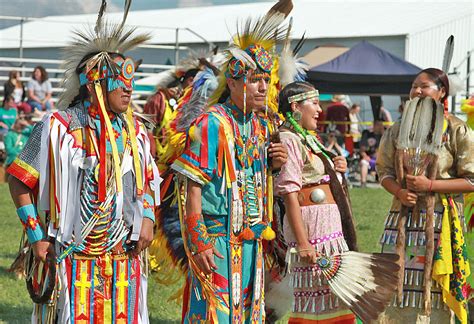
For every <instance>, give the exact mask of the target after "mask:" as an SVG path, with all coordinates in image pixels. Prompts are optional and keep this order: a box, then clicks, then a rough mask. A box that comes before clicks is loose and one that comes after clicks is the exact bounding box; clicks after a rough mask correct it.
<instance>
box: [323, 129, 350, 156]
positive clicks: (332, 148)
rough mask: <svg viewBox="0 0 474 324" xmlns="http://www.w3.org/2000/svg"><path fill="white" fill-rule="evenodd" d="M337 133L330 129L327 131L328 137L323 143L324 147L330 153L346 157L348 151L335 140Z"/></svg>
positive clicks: (338, 135)
mask: <svg viewBox="0 0 474 324" xmlns="http://www.w3.org/2000/svg"><path fill="white" fill-rule="evenodd" d="M338 133H339V132H338V131H332V132H330V133H329V135H328V139H327V141H326V143H325V144H326V145H325V146H326V149H327V150H328V151H329V152H331V153H334V154H336V155H340V156H343V157H345V158H347V157H348V156H349V152H348V151H347V150H346V149H345V148H344V147H343V146H341V145H339V143H338V142H337V139H338V137H340V134H338Z"/></svg>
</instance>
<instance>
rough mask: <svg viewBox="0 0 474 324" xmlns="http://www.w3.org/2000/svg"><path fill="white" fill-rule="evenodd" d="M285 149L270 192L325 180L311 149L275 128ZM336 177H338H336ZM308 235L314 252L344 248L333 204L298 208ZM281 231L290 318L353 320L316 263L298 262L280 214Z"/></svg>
mask: <svg viewBox="0 0 474 324" xmlns="http://www.w3.org/2000/svg"><path fill="white" fill-rule="evenodd" d="M280 137H281V142H282V143H283V144H285V146H286V147H287V149H288V161H287V162H286V164H285V165H284V166H283V167H282V170H281V172H280V175H279V176H278V178H276V179H275V194H277V195H280V196H282V195H285V194H289V193H292V192H298V191H300V190H301V189H303V187H308V186H314V185H323V184H329V183H330V176H329V174H328V173H327V172H326V171H325V165H324V163H323V161H322V158H323V159H324V158H325V157H322V158H321V157H319V156H318V155H316V154H314V153H313V152H312V151H311V150H310V149H309V148H308V147H307V146H306V145H305V144H304V143H303V142H302V141H301V138H300V137H299V136H298V135H297V134H295V133H293V132H291V131H281V132H280ZM336 181H337V180H336ZM301 217H302V220H303V223H304V226H305V229H306V231H307V233H308V240H309V242H310V244H311V245H312V246H313V247H314V249H315V251H317V252H318V253H319V254H322V255H326V256H332V255H339V254H342V253H343V252H346V251H348V250H349V247H348V245H347V243H346V239H345V237H344V234H343V228H342V222H341V214H340V212H339V208H338V206H337V205H336V204H335V203H332V204H330V203H328V204H313V205H307V206H302V207H301ZM283 233H284V235H285V241H286V243H287V244H288V247H289V248H288V259H287V260H288V267H289V269H288V272H289V273H288V276H289V277H290V278H289V282H290V287H292V288H293V307H292V312H291V314H290V319H289V323H335V322H337V323H354V322H355V316H354V314H353V313H352V312H351V310H350V309H349V307H348V306H346V305H345V304H344V303H343V302H342V301H341V300H340V299H339V298H338V297H337V296H336V295H335V294H334V292H333V291H332V290H331V288H330V287H329V284H328V282H327V280H326V279H324V277H323V276H322V274H321V272H320V271H319V275H316V273H318V265H314V264H309V263H306V262H304V261H302V260H301V259H300V258H299V256H298V255H297V253H294V250H295V249H296V247H297V240H296V238H295V236H294V234H293V231H292V229H291V227H290V224H289V221H288V217H285V218H284V222H283Z"/></svg>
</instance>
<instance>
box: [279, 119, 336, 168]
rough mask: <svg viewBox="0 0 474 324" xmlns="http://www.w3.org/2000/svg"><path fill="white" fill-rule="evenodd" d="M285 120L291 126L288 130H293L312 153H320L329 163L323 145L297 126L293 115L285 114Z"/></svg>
mask: <svg viewBox="0 0 474 324" xmlns="http://www.w3.org/2000/svg"><path fill="white" fill-rule="evenodd" d="M286 118H287V120H288V122H289V123H290V125H291V127H289V128H290V129H293V130H295V132H296V133H297V134H298V135H299V136H300V137H301V139H302V140H304V141H305V142H306V144H307V145H308V146H309V147H310V148H311V149H312V150H313V152H314V153H319V152H321V153H322V154H323V155H324V156H325V157H326V158H327V159H328V160H329V161H331V158H330V157H329V154H328V152H327V150H326V148H325V147H324V146H323V144H321V142H319V140H318V139H317V138H316V136H314V135H311V134H310V133H309V132H308V131H307V130H306V129H304V128H303V127H301V126H300V124H298V123H297V122H296V120H295V119H294V118H293V114H292V113H291V112H287V113H286Z"/></svg>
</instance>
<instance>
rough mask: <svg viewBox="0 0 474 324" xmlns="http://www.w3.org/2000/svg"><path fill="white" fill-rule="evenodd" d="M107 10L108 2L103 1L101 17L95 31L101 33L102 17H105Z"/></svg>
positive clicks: (100, 10) (98, 18) (99, 16)
mask: <svg viewBox="0 0 474 324" xmlns="http://www.w3.org/2000/svg"><path fill="white" fill-rule="evenodd" d="M106 9H107V0H102V4H101V5H100V9H99V15H98V16H97V21H96V23H95V29H94V31H95V32H96V33H99V30H101V29H102V17H103V16H104V13H105V10H106Z"/></svg>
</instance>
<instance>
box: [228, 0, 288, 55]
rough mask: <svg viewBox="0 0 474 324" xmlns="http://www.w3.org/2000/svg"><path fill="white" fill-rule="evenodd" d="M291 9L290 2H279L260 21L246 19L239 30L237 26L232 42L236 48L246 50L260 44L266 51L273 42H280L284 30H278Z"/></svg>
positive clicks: (285, 0) (282, 0) (281, 0)
mask: <svg viewBox="0 0 474 324" xmlns="http://www.w3.org/2000/svg"><path fill="white" fill-rule="evenodd" d="M292 9H293V3H292V1H291V0H280V1H278V3H276V4H275V5H274V6H273V7H272V8H270V10H269V11H268V12H267V13H266V14H265V16H263V17H261V18H260V19H257V20H254V19H251V18H248V19H247V20H246V21H245V22H244V23H243V25H242V27H241V28H239V26H237V35H236V36H235V37H234V39H233V41H234V44H235V45H236V46H238V47H239V48H241V49H246V48H247V47H249V46H250V45H252V44H260V45H261V46H263V47H264V48H265V49H266V50H267V51H268V50H271V49H272V47H273V46H274V45H275V42H277V41H282V40H283V39H284V36H285V32H286V29H285V28H278V26H280V25H281V24H282V23H283V21H284V20H285V19H286V17H288V15H289V14H290V12H291V10H292Z"/></svg>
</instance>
